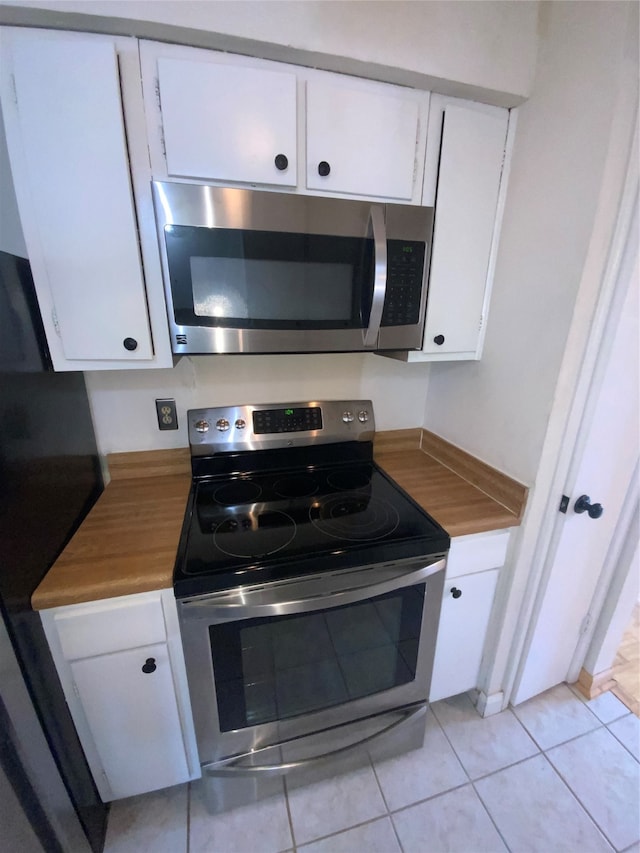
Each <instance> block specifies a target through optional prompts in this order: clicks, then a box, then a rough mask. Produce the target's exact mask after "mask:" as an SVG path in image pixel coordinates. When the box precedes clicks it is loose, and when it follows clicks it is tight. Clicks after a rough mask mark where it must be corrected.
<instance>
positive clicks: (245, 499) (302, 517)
mask: <svg viewBox="0 0 640 853" xmlns="http://www.w3.org/2000/svg"><path fill="white" fill-rule="evenodd" d="M449 544H450V540H449V536H448V534H447V533H446V531H445V530H443V528H442V527H440V525H439V524H438V523H437V522H436V521H435V520H434V519H433V518H431V517H430V516H429V515H427V513H425V512H424V511H423V510H422V509H421V508H420V507H419V506H418V505H417V504H416V503H415V502H414V501H413V500H412V499H411V498H410V497H409V496H408V495H406V493H405V492H403V491H402V489H400V487H399V486H398V485H397V484H396V483H395V482H394V481H393V480H392V479H391V478H389V477H388V476H387V475H386V474H385V473H384V472H383V471H382V470H381V469H380V468H378V466H377V465H376V464H375V463H374V462H360V461H358V462H352V463H350V462H346V463H342V464H339V465H324V466H323V465H320V466H310V465H307V466H301V467H296V468H281V469H279V470H276V471H266V472H265V471H261V472H254V473H238V474H233V473H232V474H229V473H225V474H222V475H218V476H210V477H202V478H200V479H197V480H195V481H194V484H193V486H192V489H191V494H190V497H189V503H188V506H187V513H186V517H185V523H184V526H183V531H182V537H181V542H180V548H179V552H178V558H177V563H176V569H175V574H174V588H175V592H176V596H177V597H178V598H180V597H184V596H187V595H194V594H199V593H204V592H212V591H214V590H219V589H227V588H230V587H234V586H237V585H238V584H248V583H261V582H264V581H272V580H279V579H283V578H287V577H294V576H300V575H304V574H315V573H318V572H322V571H334V570H337V569H344V568H351V567H355V566H363V565H367V564H369V563H380V562H388V561H392V560H400V559H405V558H412V557H420V556H426V555H432V554H438V553H444V552H445V551H447V549H448V548H449Z"/></svg>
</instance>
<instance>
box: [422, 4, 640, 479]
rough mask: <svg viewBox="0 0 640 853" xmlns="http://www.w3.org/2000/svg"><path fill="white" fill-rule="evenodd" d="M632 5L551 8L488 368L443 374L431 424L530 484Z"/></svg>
mask: <svg viewBox="0 0 640 853" xmlns="http://www.w3.org/2000/svg"><path fill="white" fill-rule="evenodd" d="M629 6H630V4H628V3H624V2H589V3H574V2H568V3H567V2H553V3H548V4H544V6H543V14H542V16H541V42H540V48H539V58H538V67H537V71H536V77H535V81H534V87H533V92H532V95H531V98H530V100H529V101H528V102H527V103H526V104H524V105H523V106H522V107H520V108H519V111H518V112H519V117H518V128H517V135H516V144H515V150H514V159H513V165H512V169H511V177H510V184H509V192H508V197H507V203H506V208H505V215H504V223H503V228H502V237H501V243H500V249H499V253H498V258H497V265H496V273H495V282H494V288H493V295H492V301H491V308H490V314H489V322H488V328H487V337H486V342H485V348H484V354H483V358H482V361H480V362H477V363H453V364H435V365H433V366H432V369H431V377H430V384H429V392H428V395H427V403H426V411H425V419H424V425H425V426H426V427H427V428H428V429H431V430H433V431H434V432H436V433H438V434H439V435H442V436H444V437H446V438H447V439H449V440H450V441H452V442H454V443H455V444H457V445H459V446H461V447H463V448H464V449H466V450H468V451H469V452H471V453H473V454H474V455H476V456H478V457H480V458H482V459H484V460H486V461H487V462H489V463H490V464H491V465H493V466H495V467H496V468H499V469H501V470H503V471H505V472H506V473H508V474H510V475H511V476H513V477H515V478H516V479H518V480H521V481H522V482H524V483H527V484H532V483H533V482H534V480H535V477H536V472H537V470H538V466H539V462H540V456H541V452H542V446H543V441H544V437H545V433H546V429H547V424H548V419H549V414H550V411H551V407H552V404H553V400H554V394H555V393H556V382H557V379H558V373H559V369H560V364H561V360H562V356H563V352H564V347H565V343H566V340H567V334H568V330H569V325H570V323H571V318H572V314H573V309H574V303H575V300H576V295H577V291H578V286H579V284H580V279H581V274H582V270H583V265H584V263H585V258H586V253H587V248H588V245H589V240H590V237H591V233H592V228H593V222H594V216H595V212H596V205H597V201H598V196H599V193H600V190H601V186H602V178H603V168H604V164H605V158H606V154H607V150H608V144H609V137H610V133H611V124H612V115H613V109H614V106H615V102H616V94H617V88H618V80H619V75H620V73H621V67H622V60H623V51H624V44H625V38H624V35H625V28H626V26H627V13H628V11H629V8H628V7H629ZM605 249H606V247H603V251H604V250H605ZM570 392H571V388H565V389H560V393H565V394H566V393H570Z"/></svg>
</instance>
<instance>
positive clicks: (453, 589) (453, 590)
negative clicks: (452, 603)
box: [451, 586, 462, 598]
mask: <svg viewBox="0 0 640 853" xmlns="http://www.w3.org/2000/svg"><path fill="white" fill-rule="evenodd" d="M451 595H452V597H453V598H460V596H461V595H462V590H461V589H458V587H457V586H452V587H451Z"/></svg>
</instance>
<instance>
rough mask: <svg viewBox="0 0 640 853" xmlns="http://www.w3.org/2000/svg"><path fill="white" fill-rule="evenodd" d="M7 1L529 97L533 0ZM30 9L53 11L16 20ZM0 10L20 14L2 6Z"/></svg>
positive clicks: (53, 20)
mask: <svg viewBox="0 0 640 853" xmlns="http://www.w3.org/2000/svg"><path fill="white" fill-rule="evenodd" d="M10 5H12V6H18V7H21V8H22V21H27V22H29V23H32V22H33V21H34V20H35V21H36V22H38V21H42V24H41V25H42V26H48V25H49V26H52V25H55V26H58V27H59V26H65V25H66V26H69V20H67V21H66V22H65V20H64V19H63V18H62V17H61V15H60V14H59V13H60V12H63V13H73V14H75V15H76V16H80V15H84V16H91V17H92V18H93V24H91V23H89V24H87V23H86V22H83V21H82V20H81V19H80V18H78V25H79V26H85V27H87V28H89V27H90V26H92V27H93V28H95V29H104V27H105V23H104V22H105V20H106V17H107V16H108V17H109V18H110V19H111V21H110V22H107V23H106V26H107V27H108V28H110V30H111V31H118V32H121V33H130V34H135V35H141V34H142V35H145V36H146V37H149V38H162V39H163V40H172V39H173V40H186V43H191V44H196V43H197V44H199V45H200V46H208V47H218V48H221V49H228V50H234V49H235V50H237V51H238V52H243V53H244V52H252V53H255V55H257V56H264V57H265V58H269V59H282V60H284V61H290V62H294V61H299V62H301V63H304V64H311V65H317V66H318V67H329V68H330V69H331V70H337V71H345V72H348V73H354V74H362V75H363V76H371V77H379V78H380V79H388V80H390V82H399V83H402V82H404V83H406V84H407V85H421V84H422V85H424V86H425V88H433V86H435V87H436V88H438V89H439V90H440V89H441V87H439V86H438V81H443V84H444V87H445V91H444V93H445V94H454V95H455V94H463V92H462V91H460V90H457V89H455V88H454V89H452V88H451V83H452V82H455V83H457V84H461V85H463V86H471V87H474V88H477V89H478V90H484V91H485V95H487V96H488V97H491V93H492V92H494V93H495V92H501V93H507V94H508V95H509V96H510V97H509V98H507V100H506V101H504V100H502V101H501V103H502V104H503V105H512V104H514V103H518V102H519V101H521V100H522V99H523V98H524V97H526V96H527V95H528V94H529V92H530V91H531V83H532V79H533V71H534V66H535V56H536V42H537V8H538V3H537V2H530V1H529V0H522V2H497V0H484V2H482V3H469V2H459V0H430V1H429V2H423V0H410V2H407V1H406V0H393V2H388V0H387V1H386V2H383V0H375V2H372V0H350V2H345V1H344V0H331V2H329V0H257V1H256V2H254V1H253V0H233V2H228V0H207V2H197V1H196V2H193V1H192V0H181V2H168V1H167V0H162V2H157V0H70V1H69V2H67V0H14V2H12V3H11V4H10ZM36 8H37V9H46V10H54V11H55V12H56V13H58V14H57V15H56V16H53V15H51V14H50V15H49V17H48V18H43V17H42V16H40V18H39V19H38V18H33V17H32V18H25V14H26V13H27V12H29V10H33V9H36ZM2 11H3V10H2V9H0V12H2ZM3 16H4V18H5V20H18V21H20V20H21V19H20V18H19V17H16V15H15V14H14V15H13V17H10V16H9V12H8V11H7V10H4V12H3ZM114 19H118V20H117V22H116V20H114ZM127 21H128V22H129V23H128V24H127ZM131 22H134V23H133V24H132V23H131ZM163 27H164V29H162V28H163ZM169 27H171V28H174V31H173V33H172V32H171V31H170V30H169V29H168V28H169ZM114 28H116V29H114ZM204 34H206V35H204ZM340 59H341V60H344V61H342V62H340V61H338V60H340ZM403 75H404V76H403Z"/></svg>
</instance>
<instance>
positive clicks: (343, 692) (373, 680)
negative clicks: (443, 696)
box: [178, 556, 445, 772]
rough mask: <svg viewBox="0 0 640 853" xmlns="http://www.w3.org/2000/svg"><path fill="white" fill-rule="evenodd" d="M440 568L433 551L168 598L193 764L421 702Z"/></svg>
mask: <svg viewBox="0 0 640 853" xmlns="http://www.w3.org/2000/svg"><path fill="white" fill-rule="evenodd" d="M444 568H445V559H444V557H443V556H439V557H433V558H426V559H422V560H411V561H406V562H398V563H395V564H391V565H389V564H386V565H374V566H367V567H363V568H360V569H357V570H353V571H342V572H336V573H333V574H324V575H322V576H313V577H309V578H305V579H296V580H291V581H286V582H276V583H272V584H268V585H264V586H260V587H257V586H256V587H245V588H238V589H235V590H231V591H226V592H221V593H214V594H211V595H204V596H199V597H196V598H192V599H184V600H181V601H179V602H178V605H179V612H180V622H181V631H182V639H183V645H184V650H185V659H186V665H187V674H188V679H189V689H190V694H191V702H192V708H193V712H194V723H195V728H196V736H197V740H198V749H199V753H200V761H201V764H202V765H203V766H206V765H208V764H210V763H212V762H213V763H216V762H220V761H221V760H226V759H229V758H234V757H241V756H243V755H245V754H247V753H254V754H255V752H256V751H260V750H263V749H264V748H265V747H272V746H273V745H277V744H285V743H287V742H290V741H292V740H294V739H298V738H302V737H303V736H307V735H311V734H316V733H319V732H322V731H324V730H328V729H332V728H334V727H339V726H343V725H347V724H353V722H354V721H357V720H364V719H365V718H370V717H372V716H376V715H381V714H383V713H384V712H395V711H397V710H398V709H400V708H404V707H408V706H412V705H414V706H415V705H416V704H417V703H424V702H426V699H427V697H428V694H429V686H430V681H431V670H432V664H433V656H434V651H435V642H436V632H437V627H438V619H439V612H440V602H441V597H442V587H443V583H444ZM393 727H394V726H393V725H391V726H390V728H393ZM387 728H388V727H387V726H385V725H383V726H382V727H381V732H384V731H386V729H387ZM363 731H364V729H360V730H359V729H358V728H356V729H353V734H352V735H349V737H350V738H352V739H353V742H354V743H356V742H358V741H360V740H362V737H363V734H362V732H363ZM364 736H365V737H368V736H369V734H367V733H365V735H364ZM335 742H336V740H335V738H333V739H332V741H331V743H332V744H335ZM348 747H349V743H346V744H345V743H344V740H343V741H342V743H341V747H340V748H341V749H343V748H348ZM331 748H333V747H331ZM327 751H330V749H328V750H327ZM315 754H316V756H318V751H317V749H316V750H315ZM319 757H322V756H321V755H320V756H319ZM269 768H271V769H273V770H276V771H277V769H278V768H277V766H276V765H268V766H267V770H268V769H269ZM285 769H286V768H285ZM264 770H265V768H264V767H262V771H258V772H264Z"/></svg>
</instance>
